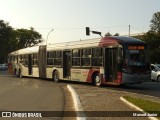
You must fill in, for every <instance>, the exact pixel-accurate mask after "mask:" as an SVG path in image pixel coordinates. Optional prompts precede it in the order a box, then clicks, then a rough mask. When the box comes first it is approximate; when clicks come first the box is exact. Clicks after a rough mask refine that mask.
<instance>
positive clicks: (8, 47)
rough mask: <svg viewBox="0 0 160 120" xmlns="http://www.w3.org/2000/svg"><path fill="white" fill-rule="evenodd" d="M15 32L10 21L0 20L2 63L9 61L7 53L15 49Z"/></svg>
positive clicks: (0, 58)
mask: <svg viewBox="0 0 160 120" xmlns="http://www.w3.org/2000/svg"><path fill="white" fill-rule="evenodd" d="M15 43H16V41H15V34H14V32H13V28H12V27H11V26H9V23H7V22H5V21H3V20H0V52H1V54H0V63H4V62H7V55H8V53H9V52H11V51H12V50H15V49H14V44H15Z"/></svg>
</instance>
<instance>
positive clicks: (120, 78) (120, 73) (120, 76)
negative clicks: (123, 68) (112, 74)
mask: <svg viewBox="0 0 160 120" xmlns="http://www.w3.org/2000/svg"><path fill="white" fill-rule="evenodd" d="M117 81H118V83H122V72H118V73H117Z"/></svg>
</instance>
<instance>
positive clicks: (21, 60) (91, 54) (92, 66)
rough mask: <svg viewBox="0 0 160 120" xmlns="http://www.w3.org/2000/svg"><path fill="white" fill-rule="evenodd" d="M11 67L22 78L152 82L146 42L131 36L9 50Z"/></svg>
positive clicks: (98, 81) (102, 82) (114, 82)
mask: <svg viewBox="0 0 160 120" xmlns="http://www.w3.org/2000/svg"><path fill="white" fill-rule="evenodd" d="M8 63H9V70H10V71H12V72H13V74H15V75H17V76H19V77H22V76H30V77H39V78H44V79H45V78H50V79H53V80H54V81H59V80H70V81H79V82H88V83H93V84H95V85H97V86H100V85H101V84H112V85H121V84H129V83H142V82H147V81H150V78H151V72H150V64H149V55H148V48H147V45H146V43H144V42H143V41H141V40H139V39H135V38H131V37H120V36H112V37H103V38H98V39H89V40H81V41H73V42H67V43H57V44H52V45H47V46H46V45H40V46H35V47H30V48H24V49H20V50H17V51H14V52H11V53H9V57H8Z"/></svg>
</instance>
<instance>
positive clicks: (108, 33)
mask: <svg viewBox="0 0 160 120" xmlns="http://www.w3.org/2000/svg"><path fill="white" fill-rule="evenodd" d="M107 36H112V34H111V33H110V32H107V33H106V34H105V37H107ZM113 36H119V33H116V34H114V35H113Z"/></svg>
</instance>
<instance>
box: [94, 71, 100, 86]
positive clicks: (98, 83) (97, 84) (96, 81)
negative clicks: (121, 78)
mask: <svg viewBox="0 0 160 120" xmlns="http://www.w3.org/2000/svg"><path fill="white" fill-rule="evenodd" d="M93 81H94V85H95V86H98V87H99V86H101V82H102V81H101V78H100V76H99V74H98V73H96V74H94V76H93Z"/></svg>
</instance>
